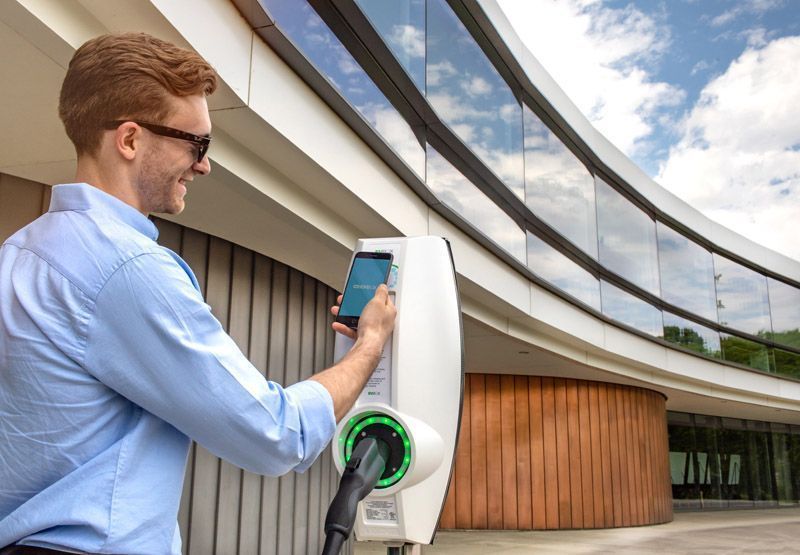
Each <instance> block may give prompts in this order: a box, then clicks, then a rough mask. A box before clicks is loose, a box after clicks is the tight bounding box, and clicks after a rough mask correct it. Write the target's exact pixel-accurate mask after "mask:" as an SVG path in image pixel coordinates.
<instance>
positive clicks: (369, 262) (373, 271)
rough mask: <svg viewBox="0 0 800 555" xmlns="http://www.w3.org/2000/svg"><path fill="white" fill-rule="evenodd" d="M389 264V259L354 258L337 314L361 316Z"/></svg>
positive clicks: (386, 271)
mask: <svg viewBox="0 0 800 555" xmlns="http://www.w3.org/2000/svg"><path fill="white" fill-rule="evenodd" d="M391 263H392V261H391V259H381V258H356V259H355V260H354V261H353V269H352V271H351V272H350V279H349V280H348V281H347V287H346V289H345V292H344V299H343V300H342V306H341V308H340V309H339V314H340V315H342V316H361V311H362V310H364V307H365V306H366V304H367V303H368V302H369V301H370V300H371V299H372V297H374V296H375V289H377V288H378V286H379V285H380V284H381V283H383V282H384V280H385V279H386V276H387V274H388V272H389V266H390V265H391Z"/></svg>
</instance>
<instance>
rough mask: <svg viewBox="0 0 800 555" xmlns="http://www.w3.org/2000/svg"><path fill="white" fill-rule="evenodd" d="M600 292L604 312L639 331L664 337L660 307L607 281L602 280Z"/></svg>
mask: <svg viewBox="0 0 800 555" xmlns="http://www.w3.org/2000/svg"><path fill="white" fill-rule="evenodd" d="M600 292H601V295H602V300H603V314H605V315H606V316H608V317H610V318H613V319H614V320H617V321H619V322H622V323H623V324H627V325H629V326H631V327H632V328H636V329H637V330H639V331H643V332H645V333H649V334H650V335H653V336H655V337H663V335H664V326H663V322H662V319H661V311H660V310H659V309H657V308H656V307H654V306H652V305H650V304H648V303H646V302H644V301H643V300H641V299H639V298H636V297H634V296H633V295H631V294H630V293H627V292H625V291H623V290H622V289H620V288H619V287H616V286H615V285H611V284H610V283H608V282H607V281H602V280H601V281H600Z"/></svg>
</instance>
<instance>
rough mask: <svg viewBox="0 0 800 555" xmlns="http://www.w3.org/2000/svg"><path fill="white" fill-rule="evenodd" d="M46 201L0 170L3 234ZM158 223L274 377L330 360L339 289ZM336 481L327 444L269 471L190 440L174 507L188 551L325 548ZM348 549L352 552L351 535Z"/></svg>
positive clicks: (46, 194) (304, 374)
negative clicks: (280, 472)
mask: <svg viewBox="0 0 800 555" xmlns="http://www.w3.org/2000/svg"><path fill="white" fill-rule="evenodd" d="M49 202H50V187H48V186H45V185H41V184H39V183H34V182H31V181H27V180H23V179H19V178H16V177H12V176H8V175H4V174H0V242H2V241H3V240H5V239H6V238H7V237H8V236H10V235H11V234H12V233H14V232H15V231H16V230H17V229H19V228H20V227H22V226H24V225H26V224H27V223H29V222H30V221H32V220H34V219H35V218H36V217H37V216H39V214H41V213H42V212H44V211H46V210H47V207H48V205H49ZM156 224H157V225H158V228H159V230H160V238H159V243H161V244H162V245H164V246H166V247H167V248H170V249H172V250H174V251H175V252H177V253H179V254H180V255H181V256H182V257H183V258H184V259H185V260H186V261H187V262H188V263H189V265H190V266H191V267H192V269H193V270H194V272H195V274H196V275H197V279H198V281H199V282H200V286H201V288H202V291H203V295H204V296H205V298H206V301H207V302H208V303H209V305H211V307H212V309H213V311H214V314H215V315H216V316H217V318H218V319H219V320H220V322H222V324H223V326H224V327H225V329H226V330H227V331H228V333H230V335H231V337H233V339H234V340H235V341H236V344H237V345H239V347H240V348H241V349H242V352H244V353H245V354H246V355H247V356H248V357H249V359H250V361H251V362H252V363H253V365H254V366H255V367H256V368H258V369H259V371H261V373H262V374H264V375H265V376H266V377H267V378H268V379H270V380H274V381H277V382H279V383H281V384H284V385H289V384H292V383H294V382H297V381H299V380H302V379H305V378H308V377H309V376H310V375H311V374H312V373H314V372H318V371H320V370H322V369H324V368H326V367H328V366H330V364H331V362H332V356H333V332H332V331H331V328H330V318H329V314H330V313H329V311H328V308H329V307H330V306H331V305H332V304H333V303H334V301H335V295H336V292H335V291H333V290H332V289H330V288H329V287H327V286H325V285H324V284H322V283H320V282H318V281H317V280H315V279H313V278H311V277H309V276H307V275H305V274H302V273H300V272H298V271H297V270H294V269H292V268H289V267H288V266H286V265H284V264H281V263H279V262H276V261H274V260H271V259H269V258H267V257H265V256H262V255H260V254H257V253H254V252H253V251H250V250H247V249H244V248H242V247H239V246H236V245H233V244H232V243H229V242H227V241H224V240H222V239H219V238H216V237H212V236H209V235H206V234H205V233H201V232H199V231H194V230H191V229H188V228H184V227H181V226H179V225H176V224H174V223H170V222H166V221H163V220H156ZM276 240H280V238H276ZM338 481H339V477H338V473H337V472H336V468H335V467H334V465H333V461H332V459H331V456H330V453H329V451H327V450H326V451H325V452H323V454H322V455H321V456H320V458H319V459H318V460H317V462H315V463H314V465H313V466H312V467H311V468H310V469H309V470H308V471H307V472H305V473H304V474H295V473H290V474H288V475H287V476H283V477H281V478H267V477H263V476H258V475H255V474H251V473H249V472H245V471H244V470H241V469H240V468H237V467H235V466H233V465H231V464H229V463H227V462H224V461H222V460H220V459H219V458H217V457H215V456H214V455H212V454H211V453H209V452H208V451H207V450H206V449H204V448H203V447H201V446H199V445H195V444H193V445H192V449H191V452H190V454H189V462H188V464H187V467H186V479H185V482H184V493H183V499H182V500H181V507H180V513H179V515H178V519H179V523H180V527H181V534H182V536H183V547H184V553H187V554H196V555H209V554H219V555H229V554H241V555H256V554H259V555H260V554H263V555H269V554H296V555H305V554H307V553H319V552H320V551H321V550H322V546H323V543H324V536H325V532H324V530H323V523H324V520H325V513H326V511H327V508H328V505H329V503H330V501H331V499H332V498H333V495H334V494H335V492H336V488H337V485H338ZM342 553H352V541H351V542H348V543H347V544H346V545H345V547H344V548H343V550H342Z"/></svg>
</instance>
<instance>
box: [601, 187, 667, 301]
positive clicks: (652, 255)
mask: <svg viewBox="0 0 800 555" xmlns="http://www.w3.org/2000/svg"><path fill="white" fill-rule="evenodd" d="M595 185H596V187H597V189H596V191H597V233H598V236H599V243H600V263H601V264H603V266H605V267H606V268H608V269H609V270H612V271H613V272H616V273H617V274H619V275H620V276H622V277H624V278H625V279H627V280H628V281H630V282H631V283H634V284H636V285H638V286H639V287H641V288H642V289H645V290H647V291H649V292H650V293H652V294H654V295H659V293H660V291H659V283H658V281H659V280H658V256H657V245H656V223H655V221H653V220H652V219H650V216H648V215H647V214H645V213H644V212H642V211H641V210H639V209H638V208H637V207H636V206H635V205H634V204H632V203H631V202H630V201H628V199H626V198H625V197H623V196H622V195H621V194H619V193H618V192H617V191H615V190H614V189H613V188H612V187H611V186H610V185H608V184H607V183H605V182H604V181H603V180H602V179H600V178H595Z"/></svg>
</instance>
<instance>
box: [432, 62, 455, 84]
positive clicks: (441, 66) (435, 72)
mask: <svg viewBox="0 0 800 555" xmlns="http://www.w3.org/2000/svg"><path fill="white" fill-rule="evenodd" d="M456 73H458V71H456V68H455V66H453V64H451V63H450V62H448V61H447V60H445V61H443V62H440V63H438V64H428V68H427V76H426V79H427V82H428V86H429V87H435V86H437V85H439V84H440V83H441V81H442V79H446V78H447V77H452V76H453V75H455V74H456Z"/></svg>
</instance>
